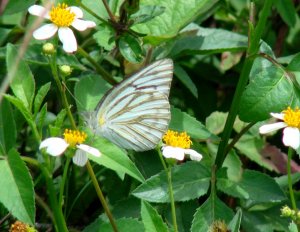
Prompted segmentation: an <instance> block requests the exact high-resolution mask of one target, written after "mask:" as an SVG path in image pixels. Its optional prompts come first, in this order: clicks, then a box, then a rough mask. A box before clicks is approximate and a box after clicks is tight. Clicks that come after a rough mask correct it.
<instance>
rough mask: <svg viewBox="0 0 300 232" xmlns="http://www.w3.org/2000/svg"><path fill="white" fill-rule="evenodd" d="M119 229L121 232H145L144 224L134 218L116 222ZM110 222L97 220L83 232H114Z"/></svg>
mask: <svg viewBox="0 0 300 232" xmlns="http://www.w3.org/2000/svg"><path fill="white" fill-rule="evenodd" d="M116 224H117V228H118V231H119V232H131V231H132V232H135V231H138V232H143V231H145V229H144V227H143V223H142V222H140V221H138V220H137V219H133V218H121V219H118V220H116ZM113 231H114V230H113V229H112V227H111V224H110V223H109V222H104V221H102V220H101V219H97V220H96V221H95V222H93V223H92V224H91V225H89V226H87V227H86V228H85V229H84V230H83V231H82V232H113Z"/></svg>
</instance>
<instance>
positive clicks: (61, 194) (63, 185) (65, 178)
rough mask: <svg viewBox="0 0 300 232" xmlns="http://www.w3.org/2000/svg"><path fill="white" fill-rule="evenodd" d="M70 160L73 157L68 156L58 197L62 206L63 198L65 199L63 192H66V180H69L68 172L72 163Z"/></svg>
mask: <svg viewBox="0 0 300 232" xmlns="http://www.w3.org/2000/svg"><path fill="white" fill-rule="evenodd" d="M70 161H71V158H70V157H67V160H66V162H65V166H64V173H63V177H62V180H61V183H60V190H59V198H58V205H59V206H60V207H62V205H63V204H62V199H63V195H64V194H63V193H64V189H65V184H66V180H67V174H68V168H69V165H70Z"/></svg>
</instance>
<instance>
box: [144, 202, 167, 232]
mask: <svg viewBox="0 0 300 232" xmlns="http://www.w3.org/2000/svg"><path fill="white" fill-rule="evenodd" d="M141 215H142V220H143V223H144V227H145V231H146V232H167V231H168V227H167V225H166V224H165V223H164V222H163V220H162V218H161V216H160V215H159V214H158V213H157V211H156V209H155V208H153V207H152V206H151V205H150V204H149V203H148V202H146V201H142V209H141Z"/></svg>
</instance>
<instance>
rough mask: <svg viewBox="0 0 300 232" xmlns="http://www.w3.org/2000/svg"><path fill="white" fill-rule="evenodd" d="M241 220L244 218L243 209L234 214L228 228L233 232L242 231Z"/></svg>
mask: <svg viewBox="0 0 300 232" xmlns="http://www.w3.org/2000/svg"><path fill="white" fill-rule="evenodd" d="M241 220H242V210H241V209H238V211H237V212H236V214H235V215H234V218H233V219H232V220H231V221H230V223H229V225H228V229H230V231H231V232H240V227H241Z"/></svg>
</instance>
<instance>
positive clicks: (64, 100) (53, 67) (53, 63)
mask: <svg viewBox="0 0 300 232" xmlns="http://www.w3.org/2000/svg"><path fill="white" fill-rule="evenodd" d="M50 67H51V71H52V74H53V77H54V80H55V82H56V85H57V87H58V91H59V93H60V96H61V100H62V104H63V106H64V108H65V109H66V111H67V115H68V118H69V120H70V122H71V125H72V128H73V129H76V123H75V121H74V118H73V115H72V112H71V109H70V106H69V103H68V99H67V96H66V92H65V91H64V87H63V85H62V84H61V82H60V79H59V75H58V71H57V67H56V56H55V55H52V59H51V61H50Z"/></svg>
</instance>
